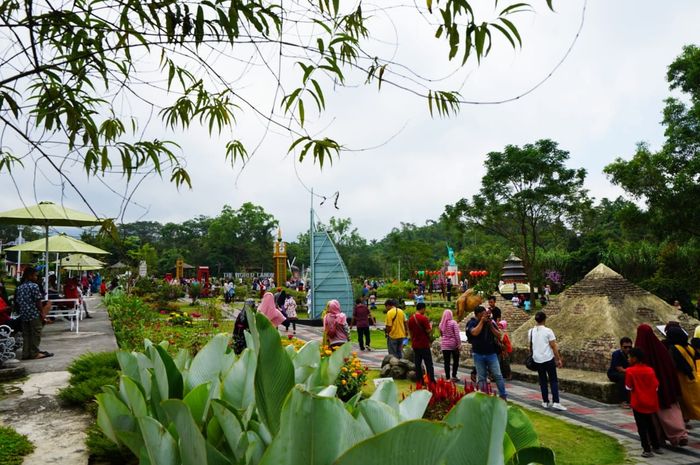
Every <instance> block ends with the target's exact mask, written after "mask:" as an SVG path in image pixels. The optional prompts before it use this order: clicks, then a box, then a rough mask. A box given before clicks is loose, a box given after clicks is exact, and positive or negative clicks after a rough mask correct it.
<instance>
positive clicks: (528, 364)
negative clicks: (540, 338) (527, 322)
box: [525, 330, 538, 371]
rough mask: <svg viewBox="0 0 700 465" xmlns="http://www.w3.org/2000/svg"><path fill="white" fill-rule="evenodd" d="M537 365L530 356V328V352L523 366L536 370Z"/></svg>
mask: <svg viewBox="0 0 700 465" xmlns="http://www.w3.org/2000/svg"><path fill="white" fill-rule="evenodd" d="M537 365H538V363H537V362H535V359H533V358H532V330H530V353H529V354H528V356H527V358H526V359H525V368H527V369H528V370H530V371H537Z"/></svg>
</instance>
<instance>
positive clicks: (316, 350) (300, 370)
mask: <svg viewBox="0 0 700 465" xmlns="http://www.w3.org/2000/svg"><path fill="white" fill-rule="evenodd" d="M320 345H321V344H320V343H319V342H318V341H309V342H307V343H306V344H304V345H303V346H302V347H301V349H299V352H297V354H296V356H295V357H294V358H293V359H292V364H293V365H294V382H295V383H297V384H303V383H305V382H306V380H307V379H308V378H309V376H310V375H311V374H312V373H313V372H314V371H315V370H317V369H318V367H319V364H320V363H321V352H320ZM334 381H335V380H334Z"/></svg>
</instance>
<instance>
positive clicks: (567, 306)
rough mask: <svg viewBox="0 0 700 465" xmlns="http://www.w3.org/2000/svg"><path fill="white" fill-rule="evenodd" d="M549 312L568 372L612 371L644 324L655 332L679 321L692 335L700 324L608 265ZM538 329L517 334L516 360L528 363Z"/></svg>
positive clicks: (573, 288) (564, 295)
mask: <svg viewBox="0 0 700 465" xmlns="http://www.w3.org/2000/svg"><path fill="white" fill-rule="evenodd" d="M544 311H545V313H546V314H547V323H546V324H547V326H548V327H550V328H552V330H553V331H554V334H555V335H556V336H557V341H558V343H559V348H560V350H561V352H562V356H563V357H564V364H565V366H566V367H568V368H579V369H583V370H590V371H606V370H607V368H608V365H609V363H610V354H611V352H612V351H613V350H614V349H616V348H618V346H619V340H620V338H621V337H623V336H629V337H631V338H632V340H634V338H635V336H636V334H637V326H639V325H640V324H642V323H647V324H649V325H651V326H652V327H655V326H657V325H665V324H666V323H667V322H669V321H679V322H680V323H681V326H683V327H684V328H685V330H686V331H687V332H688V333H689V334H692V332H693V330H694V328H695V326H696V325H698V324H700V322H699V321H698V320H696V319H694V318H692V317H690V316H688V315H686V314H684V313H682V312H680V311H678V310H677V309H676V308H674V307H673V306H671V305H669V304H668V303H666V302H665V301H663V300H662V299H660V298H659V297H657V296H655V295H653V294H652V293H650V292H648V291H645V290H644V289H642V288H641V287H639V286H637V285H635V284H633V283H631V282H629V281H627V280H626V279H625V278H623V277H622V276H620V275H619V274H618V273H616V272H615V271H613V270H611V269H610V268H608V267H607V266H605V265H603V264H602V263H601V264H600V265H598V266H596V267H595V268H594V269H593V270H592V271H590V272H589V273H588V274H587V275H586V276H585V277H584V278H583V279H582V280H581V281H579V282H578V283H576V284H574V285H573V286H571V287H570V288H568V289H567V290H566V291H564V292H563V293H561V294H560V295H559V296H558V297H557V298H556V302H553V303H552V304H550V305H548V306H547V307H545V309H544ZM533 326H535V319H534V316H533V317H532V318H530V320H529V321H527V322H526V323H525V324H523V325H522V326H520V327H519V328H518V329H517V330H515V331H514V332H513V334H512V340H513V344H514V346H515V347H517V348H518V350H517V351H516V354H515V357H514V358H515V359H516V360H520V359H524V357H525V354H526V353H527V347H528V344H529V341H528V338H527V331H528V330H529V329H530V328H532V327H533ZM659 336H661V334H660V333H659Z"/></svg>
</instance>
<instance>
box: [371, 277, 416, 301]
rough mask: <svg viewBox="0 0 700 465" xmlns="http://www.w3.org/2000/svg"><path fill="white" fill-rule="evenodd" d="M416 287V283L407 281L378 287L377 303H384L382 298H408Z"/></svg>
mask: <svg viewBox="0 0 700 465" xmlns="http://www.w3.org/2000/svg"><path fill="white" fill-rule="evenodd" d="M415 287H416V286H415V284H413V283H412V282H406V281H401V282H393V283H387V284H385V285H383V286H382V287H380V288H378V289H377V305H381V304H383V303H384V302H383V301H382V300H381V299H397V300H398V299H401V300H403V299H407V298H408V294H409V293H410V292H411V291H412V290H413V289H414V288H415Z"/></svg>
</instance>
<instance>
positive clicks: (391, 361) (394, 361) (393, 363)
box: [389, 357, 401, 367]
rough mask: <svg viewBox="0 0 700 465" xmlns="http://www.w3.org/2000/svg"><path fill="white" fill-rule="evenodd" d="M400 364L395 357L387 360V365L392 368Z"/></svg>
mask: <svg viewBox="0 0 700 465" xmlns="http://www.w3.org/2000/svg"><path fill="white" fill-rule="evenodd" d="M400 362H401V361H400V360H399V359H398V358H396V357H391V358H390V359H389V365H391V366H392V367H395V366H398V365H399V363H400Z"/></svg>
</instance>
